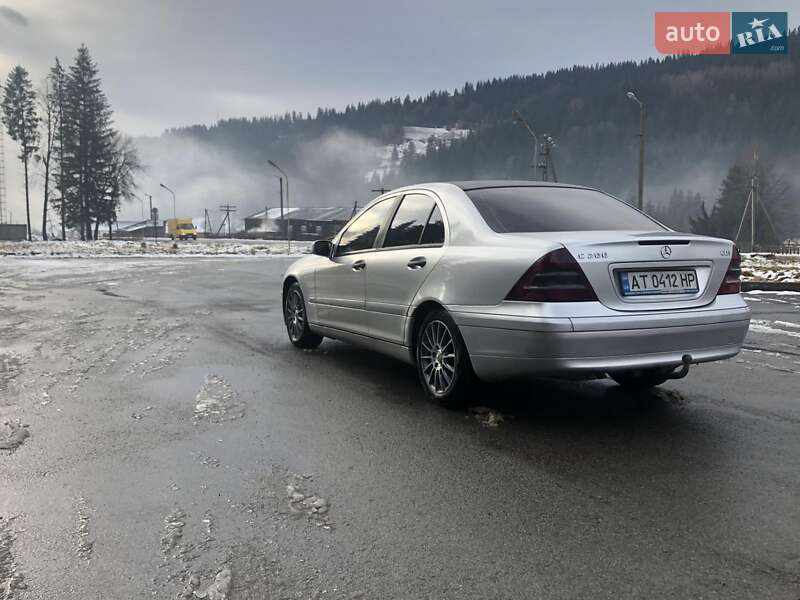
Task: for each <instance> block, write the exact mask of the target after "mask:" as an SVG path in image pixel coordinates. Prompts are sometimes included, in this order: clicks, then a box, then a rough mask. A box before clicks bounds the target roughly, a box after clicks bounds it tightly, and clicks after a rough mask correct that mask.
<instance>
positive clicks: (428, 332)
mask: <svg viewBox="0 0 800 600" xmlns="http://www.w3.org/2000/svg"><path fill="white" fill-rule="evenodd" d="M415 356H416V363H417V374H418V375H419V380H420V383H421V384H422V389H423V390H424V391H425V393H426V394H427V396H428V398H430V399H431V400H434V401H435V402H437V403H439V404H441V405H442V406H446V407H448V408H456V407H460V406H463V405H464V403H465V401H466V393H467V390H468V389H469V387H470V384H472V383H473V382H474V381H475V379H476V377H475V373H474V371H473V370H472V363H471V362H470V360H469V353H468V352H467V347H466V345H465V344H464V339H463V338H462V337H461V332H460V331H459V330H458V326H457V325H456V323H455V321H453V318H452V317H451V316H450V315H449V314H448V313H447V311H446V310H437V311H434V312H431V313H429V314H428V315H427V316H426V317H425V318H424V319H423V320H422V323H421V324H420V326H419V332H418V334H417V339H416V348H415Z"/></svg>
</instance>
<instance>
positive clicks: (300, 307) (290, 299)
mask: <svg viewBox="0 0 800 600" xmlns="http://www.w3.org/2000/svg"><path fill="white" fill-rule="evenodd" d="M283 320H284V322H285V323H286V333H288V334H289V341H290V342H292V344H294V345H295V346H297V347H298V348H302V349H303V350H312V349H314V348H316V347H317V346H319V345H320V344H321V343H322V336H321V335H317V334H316V333H314V332H313V331H311V329H310V328H309V326H308V312H307V311H306V301H305V298H304V297H303V290H301V289H300V284H299V283H297V282H296V281H295V282H294V283H293V284H292V285H290V286H289V289H288V290H286V294H285V295H284V298H283Z"/></svg>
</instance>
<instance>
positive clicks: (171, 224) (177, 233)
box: [164, 217, 197, 240]
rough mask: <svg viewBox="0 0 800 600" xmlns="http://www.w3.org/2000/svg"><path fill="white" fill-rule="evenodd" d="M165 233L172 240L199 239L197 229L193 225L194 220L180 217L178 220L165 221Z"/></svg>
mask: <svg viewBox="0 0 800 600" xmlns="http://www.w3.org/2000/svg"><path fill="white" fill-rule="evenodd" d="M164 233H165V234H166V235H168V236H169V237H170V239H173V240H174V239H175V238H178V239H181V240H186V239H189V238H192V239H193V240H196V239H197V228H196V227H195V226H194V223H192V220H191V219H189V218H187V217H178V218H176V219H167V220H166V221H164Z"/></svg>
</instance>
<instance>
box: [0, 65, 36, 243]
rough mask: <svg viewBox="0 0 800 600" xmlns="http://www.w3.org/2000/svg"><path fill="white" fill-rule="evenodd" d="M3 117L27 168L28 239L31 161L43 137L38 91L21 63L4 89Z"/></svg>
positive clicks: (13, 71) (26, 206)
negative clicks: (37, 105) (40, 136)
mask: <svg viewBox="0 0 800 600" xmlns="http://www.w3.org/2000/svg"><path fill="white" fill-rule="evenodd" d="M2 109H3V114H2V119H3V125H5V127H6V131H7V132H8V135H9V137H10V138H11V139H12V140H14V141H15V142H17V143H18V144H19V145H20V153H19V159H20V161H22V165H23V167H24V170H25V212H26V214H27V218H28V241H30V240H31V239H32V237H31V199H30V185H29V178H28V163H29V162H30V158H31V156H33V153H34V152H35V151H36V145H37V143H38V139H39V127H38V126H39V118H38V117H37V115H36V94H35V93H34V91H33V85H32V84H31V80H30V77H29V76H28V71H26V70H25V68H24V67H22V66H20V65H17V66H16V67H14V68H13V69H12V70H11V73H9V75H8V79H6V85H5V88H4V90H3V101H2Z"/></svg>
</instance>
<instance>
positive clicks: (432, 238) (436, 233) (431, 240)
mask: <svg viewBox="0 0 800 600" xmlns="http://www.w3.org/2000/svg"><path fill="white" fill-rule="evenodd" d="M420 243H421V244H444V221H443V220H442V213H441V211H440V210H439V207H438V206H435V207H434V208H433V212H432V213H431V216H430V218H429V219H428V224H427V225H426V226H425V231H424V232H423V233H422V240H421V241H420Z"/></svg>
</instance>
